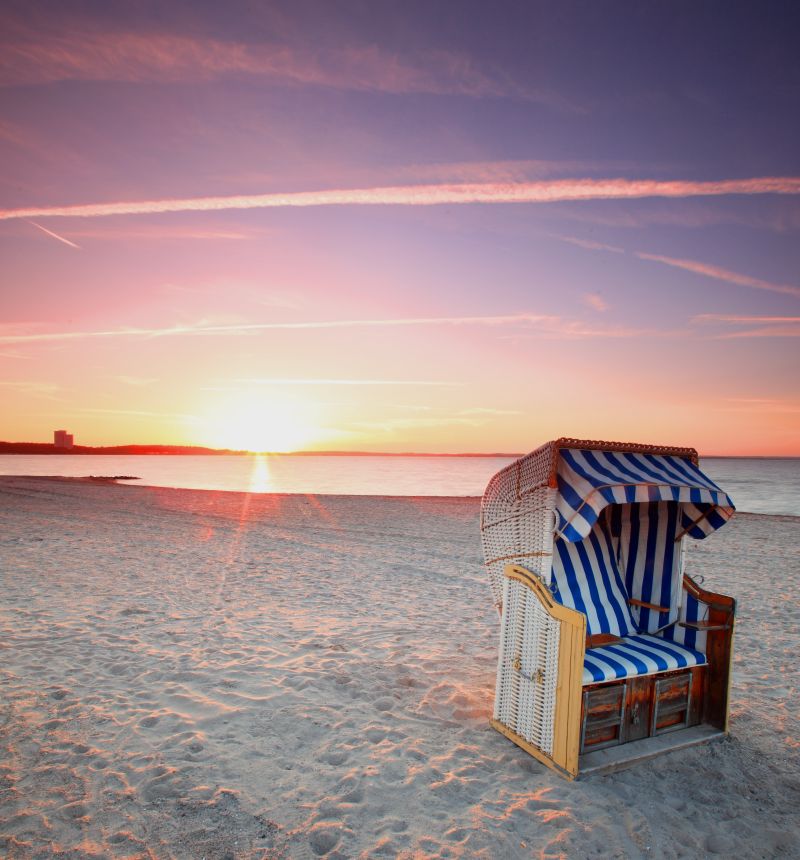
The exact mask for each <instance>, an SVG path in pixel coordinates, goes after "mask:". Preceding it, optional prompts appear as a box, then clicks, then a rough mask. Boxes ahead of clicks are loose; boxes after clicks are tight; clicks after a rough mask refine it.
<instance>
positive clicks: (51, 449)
mask: <svg viewBox="0 0 800 860" xmlns="http://www.w3.org/2000/svg"><path fill="white" fill-rule="evenodd" d="M0 454H62V455H64V456H73V455H80V454H115V455H117V456H119V455H124V454H131V455H147V456H154V455H155V456H158V455H171V456H176V455H178V456H189V457H191V456H194V457H198V456H202V457H205V456H209V457H214V456H228V457H230V456H242V457H251V456H253V454H277V455H279V456H281V457H495V458H506V459H516V458H517V457H521V456H522V454H521V453H516V454H513V453H512V454H507V453H502V452H498V453H493V454H473V453H466V454H432V453H417V452H413V451H409V452H399V453H398V452H395V453H387V452H385V451H233V450H231V449H229V448H203V447H199V446H193V445H104V446H99V447H94V446H91V445H75V446H73V447H72V448H70V449H68V450H67V449H65V448H56V446H55V445H53V444H52V443H51V442H0Z"/></svg>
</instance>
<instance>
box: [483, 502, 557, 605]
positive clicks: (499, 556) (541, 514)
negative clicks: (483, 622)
mask: <svg viewBox="0 0 800 860" xmlns="http://www.w3.org/2000/svg"><path fill="white" fill-rule="evenodd" d="M555 498H556V491H555V490H552V489H550V487H548V486H547V485H544V486H540V487H539V488H537V489H536V490H534V491H532V492H529V493H528V494H526V495H524V496H521V497H515V498H512V499H508V498H507V497H499V498H494V499H490V500H488V501H487V500H486V498H485V497H484V506H483V517H482V524H481V541H482V543H483V554H484V559H485V562H486V569H487V571H488V573H489V584H490V586H491V589H492V598H493V600H494V602H495V604H496V605H498V606H499V605H500V604H501V601H502V599H503V571H504V570H505V567H506V565H507V564H521V565H522V566H523V567H525V568H527V569H528V570H530V571H531V572H532V573H535V574H536V575H537V576H538V577H539V578H540V579H541V580H542V582H544V583H545V584H549V582H550V574H551V568H552V555H553V530H554V527H555V512H554V509H555Z"/></svg>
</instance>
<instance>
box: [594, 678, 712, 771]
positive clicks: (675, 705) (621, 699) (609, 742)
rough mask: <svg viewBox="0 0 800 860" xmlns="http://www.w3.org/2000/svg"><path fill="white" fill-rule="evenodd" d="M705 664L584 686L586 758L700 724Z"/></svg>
mask: <svg viewBox="0 0 800 860" xmlns="http://www.w3.org/2000/svg"><path fill="white" fill-rule="evenodd" d="M705 681H706V672H705V667H704V666H697V667H694V668H691V669H682V670H678V671H675V672H664V673H661V674H659V675H649V676H646V677H635V678H626V679H625V680H623V681H615V682H611V683H605V684H592V685H590V686H586V687H584V688H583V697H582V708H581V742H580V752H581V755H584V754H586V753H589V752H591V751H593V750H600V749H605V748H607V747H612V746H619V745H621V744H627V743H630V742H632V741H639V740H643V739H644V738H649V737H656V736H658V735H662V734H665V733H667V732H674V731H676V730H678V729H687V728H690V727H692V726H696V725H698V724H699V723H700V721H701V719H702V715H703V703H704V691H705V690H704V688H705Z"/></svg>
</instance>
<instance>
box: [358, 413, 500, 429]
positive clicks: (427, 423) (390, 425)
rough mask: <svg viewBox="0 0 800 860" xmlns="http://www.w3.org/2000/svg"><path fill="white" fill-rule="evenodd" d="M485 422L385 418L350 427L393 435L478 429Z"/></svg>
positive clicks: (452, 418) (455, 418)
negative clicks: (440, 429)
mask: <svg viewBox="0 0 800 860" xmlns="http://www.w3.org/2000/svg"><path fill="white" fill-rule="evenodd" d="M485 423H486V422H485V420H481V419H479V418H467V417H464V416H463V415H445V416H441V417H431V418H387V419H385V420H382V421H381V420H378V421H354V422H353V423H352V424H351V425H350V427H355V428H358V429H360V430H372V431H374V430H378V431H381V432H383V433H394V432H396V431H397V430H412V429H413V430H417V429H421V428H425V427H448V426H455V425H461V426H465V427H480V426H482V425H483V424H485Z"/></svg>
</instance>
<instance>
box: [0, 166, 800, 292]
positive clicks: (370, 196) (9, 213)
mask: <svg viewBox="0 0 800 860" xmlns="http://www.w3.org/2000/svg"><path fill="white" fill-rule="evenodd" d="M727 194H800V178H798V177H770V176H767V177H760V178H753V179H726V180H719V181H712V182H683V181H671V182H670V181H668V182H662V181H658V180H650V179H645V180H629V179H557V180H546V181H539V182H518V183H512V182H502V183H480V184H449V185H407V186H389V187H376V188H353V189H330V190H322V191H296V192H287V193H272V194H255V195H233V196H225V197H192V198H172V199H166V200H139V201H125V202H117V203H89V204H79V205H71V206H46V207H31V208H25V209H4V210H0V220H8V219H12V218H46V217H51V218H52V217H73V218H98V217H104V216H109V215H142V214H152V213H160V212H214V211H220V210H225V209H272V208H284V207H310V206H376V205H382V206H437V205H443V204H467V203H486V204H489V203H553V202H557V201H564V200H614V199H624V200H631V199H638V198H644V197H698V196H719V195H727ZM639 256H641V257H642V258H643V259H651V260H657V261H658V262H664V263H668V264H670V265H679V266H681V267H682V268H690V267H695V268H694V269H693V271H700V269H699V268H697V267H703V271H702V272H701V273H702V274H708V273H709V272H711V271H716V272H718V273H719V272H725V270H723V269H716V270H714V269H713V267H705V266H704V264H702V263H693V262H692V261H687V260H673V259H672V258H669V257H659V256H657V255H645V254H640V255H639ZM726 274H727V275H729V276H732V277H737V278H740V279H741V278H744V277H745V276H742V275H735V273H731V272H728V273H726ZM712 277H714V275H712ZM750 280H751V281H752V283H750V284H749V286H754V285H758V286H760V287H761V288H763V289H773V288H774V285H771V286H763V285H764V284H766V282H762V281H756V280H755V279H750ZM736 283H742V281H741V280H738V281H736ZM794 289H795V288H793V287H788V288H785V289H784V288H780V289H779V292H785V291H787V290H788V291H790V292H792V291H794Z"/></svg>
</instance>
